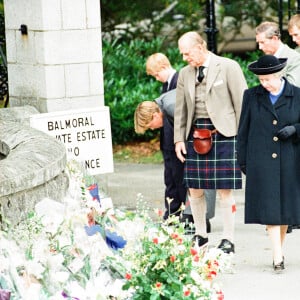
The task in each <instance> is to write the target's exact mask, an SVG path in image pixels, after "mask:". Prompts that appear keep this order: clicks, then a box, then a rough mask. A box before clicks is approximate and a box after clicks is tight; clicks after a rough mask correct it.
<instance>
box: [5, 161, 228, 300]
mask: <svg viewBox="0 0 300 300" xmlns="http://www.w3.org/2000/svg"><path fill="white" fill-rule="evenodd" d="M67 171H68V174H69V178H70V189H69V193H68V196H67V197H66V198H65V199H64V201H63V202H57V201H55V200H52V199H47V198H46V199H42V200H41V201H40V202H39V203H37V205H36V207H35V211H34V212H32V213H30V214H29V215H28V217H27V219H26V220H25V221H23V222H21V223H20V224H19V225H18V226H17V227H16V228H9V227H8V229H7V230H6V231H0V299H5V300H9V299H10V300H15V299H16V300H17V299H18V300H19V299H22V300H35V299H38V300H60V299H61V300H62V299H76V300H108V299H114V300H134V299H150V300H155V299H157V300H167V299H168V300H172V299H174V300H175V299H176V300H182V299H190V300H193V299H197V300H199V299H203V300H208V299H209V300H222V299H223V294H222V291H221V290H220V289H219V287H218V286H217V285H216V284H215V283H214V282H213V279H214V278H215V277H216V276H217V274H218V272H220V271H222V270H223V268H225V267H226V266H227V265H228V263H230V262H229V257H228V255H227V254H224V253H223V252H222V251H221V250H218V249H210V250H208V251H206V252H203V251H201V250H200V249H198V248H197V247H192V246H191V241H190V238H189V237H187V236H186V235H185V234H184V232H185V229H184V225H183V224H181V223H180V222H179V220H178V217H170V218H169V219H168V220H167V221H165V222H163V223H161V222H157V221H153V220H152V219H151V217H150V214H149V212H150V208H149V207H148V206H147V204H146V203H145V202H144V201H143V196H142V195H141V194H139V195H138V196H137V207H136V210H135V211H126V212H123V211H120V210H117V209H113V207H108V206H107V205H104V199H105V197H104V195H103V192H102V191H101V190H99V187H98V185H97V184H96V183H95V182H94V180H93V178H91V177H90V176H87V175H86V174H85V173H84V171H82V168H81V167H80V166H79V165H77V164H76V163H74V162H71V163H69V166H68V169H67Z"/></svg>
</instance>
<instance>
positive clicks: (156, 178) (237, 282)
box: [99, 163, 300, 300]
mask: <svg viewBox="0 0 300 300" xmlns="http://www.w3.org/2000/svg"><path fill="white" fill-rule="evenodd" d="M99 179H100V180H101V181H103V183H104V184H105V185H106V189H107V193H108V194H109V196H110V197H111V198H112V200H113V203H114V206H115V207H118V206H122V207H128V208H134V207H135V200H136V195H137V194H138V193H142V194H143V196H144V199H145V200H146V201H148V202H149V203H150V204H151V205H152V206H153V207H155V208H162V207H163V192H164V185H163V166H162V165H148V164H124V163H122V164H115V172H114V173H112V174H106V175H105V176H99ZM235 197H236V202H237V214H236V232H235V247H236V254H235V255H234V258H233V271H232V272H229V273H226V274H221V275H219V277H218V282H219V284H220V285H221V286H222V289H223V291H224V294H225V300H299V299H300V289H299V286H300V251H299V248H300V229H298V230H293V232H292V233H291V234H288V235H287V239H286V243H285V264H286V270H285V271H284V272H283V273H282V274H274V272H273V269H272V258H271V257H272V255H271V249H270V243H269V239H268V236H267V233H266V231H265V227H264V226H263V225H245V224H244V215H243V214H244V191H243V190H240V191H235ZM211 223H212V233H211V234H210V235H209V242H210V246H216V245H217V244H218V243H219V241H220V238H221V230H222V226H221V217H220V210H219V208H218V203H217V207H216V216H215V218H213V219H212V220H211Z"/></svg>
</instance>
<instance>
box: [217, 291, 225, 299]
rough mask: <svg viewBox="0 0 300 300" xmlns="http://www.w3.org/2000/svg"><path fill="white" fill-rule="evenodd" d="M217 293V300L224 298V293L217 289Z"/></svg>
mask: <svg viewBox="0 0 300 300" xmlns="http://www.w3.org/2000/svg"><path fill="white" fill-rule="evenodd" d="M217 295H218V298H217V299H218V300H224V295H223V293H222V291H218V292H217Z"/></svg>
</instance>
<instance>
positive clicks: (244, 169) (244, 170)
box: [240, 165, 246, 175]
mask: <svg viewBox="0 0 300 300" xmlns="http://www.w3.org/2000/svg"><path fill="white" fill-rule="evenodd" d="M240 169H241V171H242V173H243V174H245V175H246V165H242V166H240Z"/></svg>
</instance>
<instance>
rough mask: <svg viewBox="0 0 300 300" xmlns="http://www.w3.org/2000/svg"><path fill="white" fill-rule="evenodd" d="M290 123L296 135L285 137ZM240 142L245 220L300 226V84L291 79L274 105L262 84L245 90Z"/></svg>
mask: <svg viewBox="0 0 300 300" xmlns="http://www.w3.org/2000/svg"><path fill="white" fill-rule="evenodd" d="M287 125H294V126H295V127H296V134H295V135H294V136H293V137H291V138H289V139H287V140H285V141H280V140H279V139H278V138H277V136H276V135H277V132H278V131H279V130H280V129H282V128H283V127H285V126H287ZM237 141H238V144H237V151H238V153H237V158H238V162H239V164H240V165H241V166H242V165H246V193H245V223H258V224H267V225H288V224H300V88H298V87H295V86H293V85H291V84H290V83H288V82H287V81H286V84H285V88H284V91H283V94H282V95H281V96H280V98H279V99H278V100H277V102H276V103H275V104H274V105H273V104H272V103H271V101H270V99H269V93H268V92H267V91H266V90H265V89H264V88H263V87H262V86H261V85H259V86H257V87H254V88H251V89H248V90H246V91H245V93H244V98H243V106H242V113H241V118H240V123H239V130H238V139H237Z"/></svg>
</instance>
